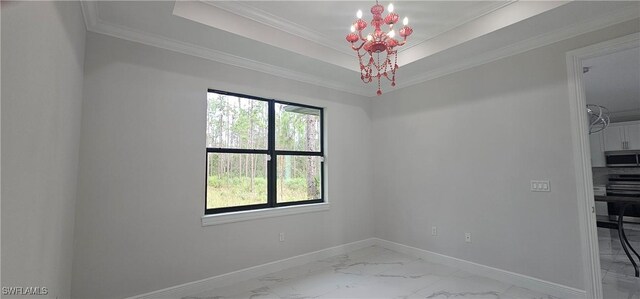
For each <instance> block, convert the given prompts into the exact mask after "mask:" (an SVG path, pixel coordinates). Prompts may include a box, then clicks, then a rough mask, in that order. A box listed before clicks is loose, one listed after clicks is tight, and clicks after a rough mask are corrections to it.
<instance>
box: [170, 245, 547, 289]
mask: <svg viewBox="0 0 640 299" xmlns="http://www.w3.org/2000/svg"><path fill="white" fill-rule="evenodd" d="M224 298H288V299H294V298H296V299H302V298H403V299H410V298H488V299H503V298H504V299H509V298H514V299H515V298H536V299H542V298H546V299H553V298H555V297H553V296H549V295H545V294H541V293H537V292H534V291H531V290H528V289H526V288H522V287H519V286H515V285H511V284H509V283H505V282H501V281H498V280H494V279H491V278H488V277H483V276H479V275H474V274H471V273H468V272H465V271H463V270H460V269H456V268H452V267H449V266H445V265H441V264H435V263H430V262H427V261H424V260H422V259H419V258H415V257H412V256H408V255H405V254H401V253H398V252H395V251H391V250H388V249H385V248H381V247H377V246H372V247H367V248H363V249H360V250H355V251H352V252H350V253H348V254H345V255H339V256H335V257H331V258H327V259H323V260H319V261H315V262H312V263H309V264H306V265H302V266H299V267H294V268H289V269H286V270H283V271H280V272H276V273H272V274H268V275H265V276H262V277H259V278H256V279H251V280H248V281H244V282H239V283H236V284H233V285H229V286H225V287H220V288H216V289H212V290H209V291H206V292H203V293H200V294H193V295H191V296H187V297H183V299H224Z"/></svg>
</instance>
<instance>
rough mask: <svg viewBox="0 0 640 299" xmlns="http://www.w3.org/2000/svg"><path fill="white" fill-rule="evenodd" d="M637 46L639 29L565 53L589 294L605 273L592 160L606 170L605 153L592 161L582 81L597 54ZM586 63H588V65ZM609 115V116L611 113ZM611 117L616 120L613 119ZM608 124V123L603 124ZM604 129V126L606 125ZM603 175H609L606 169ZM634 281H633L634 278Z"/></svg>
mask: <svg viewBox="0 0 640 299" xmlns="http://www.w3.org/2000/svg"><path fill="white" fill-rule="evenodd" d="M639 47H640V33H636V34H631V35H628V36H624V37H621V38H617V39H614V40H610V41H606V42H603V43H599V44H595V45H592V46H588V47H585V48H581V49H577V50H574V51H571V52H568V53H567V70H568V76H569V77H568V79H569V91H570V97H569V99H570V109H571V123H572V139H573V140H572V141H573V151H574V165H575V172H576V178H577V188H578V190H577V191H578V207H579V219H580V229H581V240H582V258H583V264H584V265H585V286H586V292H587V297H588V298H603V284H602V279H603V277H606V274H607V273H606V271H604V272H603V271H602V268H601V261H600V251H599V241H598V230H599V229H598V227H597V224H598V223H599V222H598V218H597V217H596V202H595V200H594V198H595V197H594V193H597V192H594V186H598V185H600V183H596V184H594V178H595V179H596V180H600V181H598V182H602V181H601V180H602V178H601V175H602V174H603V173H602V172H598V171H596V172H595V173H594V172H593V170H592V164H593V165H595V166H596V167H599V166H601V167H602V168H604V169H605V170H606V169H607V162H606V157H603V158H602V160H598V159H599V156H597V155H596V156H597V158H596V159H594V161H593V163H592V152H594V153H596V151H598V148H595V147H593V145H592V142H591V139H590V135H593V134H598V133H597V132H596V133H592V134H589V130H590V124H591V122H590V119H589V115H588V113H587V109H586V108H587V104H588V102H589V100H591V96H590V98H589V99H588V98H587V95H586V92H585V82H586V81H588V80H585V75H586V74H587V73H589V72H593V73H592V74H590V76H591V75H593V74H595V71H596V68H595V66H594V65H593V63H594V61H599V60H598V59H597V58H598V57H605V56H607V55H611V54H615V53H625V51H633V49H637V48H639ZM605 60H606V59H605ZM589 64H591V66H590V65H589ZM599 69H600V70H603V69H605V68H604V67H599ZM639 100H640V99H639ZM598 106H604V105H598ZM609 112H610V111H609ZM609 116H611V114H610V113H609ZM613 120H614V121H615V119H613ZM610 125H611V124H607V125H606V126H610ZM592 129H593V128H592ZM596 129H597V128H596ZM604 130H607V129H606V128H605V129H604ZM592 131H593V130H592ZM600 134H603V133H600ZM609 139H610V138H609ZM623 141H624V140H623ZM623 141H621V142H623ZM605 143H606V141H605ZM608 149H610V148H608ZM620 152H627V149H626V148H624V149H622V150H621V151H620ZM596 154H597V153H596ZM602 155H605V151H602ZM605 172H606V171H605ZM606 176H608V172H607V174H606ZM605 184H607V182H605ZM605 188H606V187H605ZM605 192H606V191H605ZM607 197H609V196H606V193H605V196H604V197H600V199H603V198H605V199H606V198H607ZM598 210H599V211H600V212H601V214H602V205H601V204H598ZM625 215H626V214H625ZM612 223H615V221H612ZM600 230H601V232H602V233H603V232H606V229H605V230H603V229H602V228H601V229H600ZM609 230H611V228H609ZM602 233H601V235H602ZM609 233H610V234H609V237H610V241H612V240H613V239H612V238H614V237H615V235H612V234H611V231H609ZM638 238H639V240H640V235H638ZM618 241H619V240H618ZM602 244H604V243H602ZM603 249H604V248H603ZM638 249H640V248H638ZM625 257H626V256H625ZM603 274H604V275H603ZM634 279H638V280H637V281H638V285H640V278H635V277H634ZM633 282H634V284H635V281H633ZM605 295H607V294H605ZM605 297H610V296H605ZM625 297H626V296H625Z"/></svg>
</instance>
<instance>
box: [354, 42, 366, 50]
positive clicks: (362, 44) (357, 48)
mask: <svg viewBox="0 0 640 299" xmlns="http://www.w3.org/2000/svg"><path fill="white" fill-rule="evenodd" d="M365 43H366V42H362V43H361V44H360V46H358V47H356V46H354V45H353V43H351V49H353V50H354V51H358V52H360V49H362V46H364V44H365Z"/></svg>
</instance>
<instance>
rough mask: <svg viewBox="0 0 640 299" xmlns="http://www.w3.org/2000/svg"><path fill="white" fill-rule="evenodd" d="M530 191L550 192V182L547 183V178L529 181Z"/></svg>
mask: <svg viewBox="0 0 640 299" xmlns="http://www.w3.org/2000/svg"><path fill="white" fill-rule="evenodd" d="M531 191H533V192H551V184H550V183H549V180H542V181H531Z"/></svg>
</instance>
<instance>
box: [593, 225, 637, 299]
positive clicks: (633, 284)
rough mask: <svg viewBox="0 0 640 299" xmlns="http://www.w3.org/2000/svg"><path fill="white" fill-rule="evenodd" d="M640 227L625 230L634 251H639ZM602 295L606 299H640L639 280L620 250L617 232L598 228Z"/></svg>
mask: <svg viewBox="0 0 640 299" xmlns="http://www.w3.org/2000/svg"><path fill="white" fill-rule="evenodd" d="M639 229H640V226H638V227H632V228H629V229H625V233H626V235H627V239H629V242H630V243H631V246H633V247H634V248H635V249H636V250H640V230H639ZM598 246H599V248H600V268H601V269H602V270H601V274H602V293H603V296H604V298H606V299H618V298H620V299H627V298H629V299H631V298H637V299H640V278H637V277H635V276H634V269H633V266H632V265H631V262H630V261H629V258H627V255H626V254H625V253H624V250H623V249H622V245H621V244H620V239H619V238H618V231H617V230H613V229H605V228H598Z"/></svg>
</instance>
